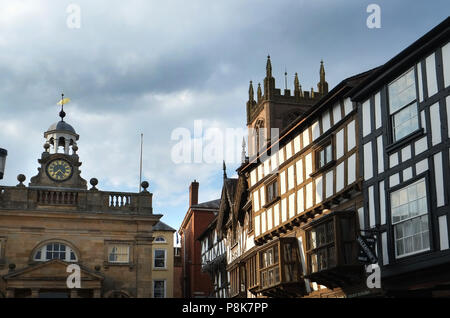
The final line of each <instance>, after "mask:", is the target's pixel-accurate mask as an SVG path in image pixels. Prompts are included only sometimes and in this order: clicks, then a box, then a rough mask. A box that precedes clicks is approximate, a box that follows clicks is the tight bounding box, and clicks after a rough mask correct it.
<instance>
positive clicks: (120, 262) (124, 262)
mask: <svg viewBox="0 0 450 318" xmlns="http://www.w3.org/2000/svg"><path fill="white" fill-rule="evenodd" d="M118 247H126V248H127V253H126V254H119V253H116V254H113V255H116V256H119V255H120V256H121V255H128V260H127V261H111V252H112V250H113V249H114V248H118ZM108 263H110V264H129V263H130V246H129V245H128V244H111V245H109V246H108Z"/></svg>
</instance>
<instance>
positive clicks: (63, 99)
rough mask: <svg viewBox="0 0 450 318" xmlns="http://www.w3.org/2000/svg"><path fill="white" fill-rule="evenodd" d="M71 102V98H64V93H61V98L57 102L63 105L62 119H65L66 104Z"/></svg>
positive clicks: (60, 114) (60, 113)
mask: <svg viewBox="0 0 450 318" xmlns="http://www.w3.org/2000/svg"><path fill="white" fill-rule="evenodd" d="M69 102H70V98H67V97H66V98H64V94H61V100H60V101H59V102H58V103H57V105H61V111H60V112H59V117H61V121H64V117H65V116H66V113H65V112H64V104H67V103H69Z"/></svg>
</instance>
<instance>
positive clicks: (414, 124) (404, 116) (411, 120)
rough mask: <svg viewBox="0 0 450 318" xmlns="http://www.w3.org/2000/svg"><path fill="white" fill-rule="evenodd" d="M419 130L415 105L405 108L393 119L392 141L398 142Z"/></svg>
mask: <svg viewBox="0 0 450 318" xmlns="http://www.w3.org/2000/svg"><path fill="white" fill-rule="evenodd" d="M418 128H419V119H418V117H417V104H416V103H414V104H411V105H410V106H408V107H405V108H404V109H402V110H401V111H399V112H398V113H396V114H395V115H394V117H393V130H394V141H395V140H399V139H401V138H403V137H405V136H407V135H409V134H410V133H412V132H413V131H415V130H417V129H418Z"/></svg>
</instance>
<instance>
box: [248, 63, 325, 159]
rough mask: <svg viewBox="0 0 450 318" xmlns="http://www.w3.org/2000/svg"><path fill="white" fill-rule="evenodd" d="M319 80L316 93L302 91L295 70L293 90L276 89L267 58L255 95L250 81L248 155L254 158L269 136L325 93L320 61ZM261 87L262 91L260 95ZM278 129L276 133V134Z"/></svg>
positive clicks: (282, 127) (322, 67)
mask: <svg viewBox="0 0 450 318" xmlns="http://www.w3.org/2000/svg"><path fill="white" fill-rule="evenodd" d="M319 73H320V81H319V83H318V84H317V89H318V90H317V92H316V91H314V90H313V88H311V91H303V90H302V86H301V85H300V82H299V79H298V74H297V73H295V79H294V93H293V94H291V90H289V89H287V88H286V89H285V90H284V93H283V94H282V93H281V89H279V88H276V86H275V78H274V77H273V76H272V63H271V61H270V56H268V57H267V64H266V77H265V78H264V88H263V89H261V85H260V84H258V89H257V97H256V100H255V98H254V90H253V83H252V82H251V81H250V87H249V99H248V102H247V128H248V136H249V137H248V139H249V140H248V152H249V157H250V158H252V157H254V156H255V155H256V154H257V153H258V150H260V149H261V147H264V146H265V145H266V144H267V142H269V141H270V140H271V139H272V138H277V136H276V135H277V134H278V135H279V134H281V132H282V131H283V130H284V129H285V128H287V127H288V126H289V123H291V122H292V121H293V120H294V119H295V118H297V117H298V116H300V115H302V114H304V113H305V112H306V111H307V110H308V109H310V108H311V106H313V105H314V104H315V103H316V102H317V101H318V100H319V99H320V98H321V97H322V96H324V95H325V94H326V93H328V83H327V82H326V81H325V69H324V66H323V62H322V61H321V63H320V71H319ZM263 90H264V94H263ZM277 130H278V133H277Z"/></svg>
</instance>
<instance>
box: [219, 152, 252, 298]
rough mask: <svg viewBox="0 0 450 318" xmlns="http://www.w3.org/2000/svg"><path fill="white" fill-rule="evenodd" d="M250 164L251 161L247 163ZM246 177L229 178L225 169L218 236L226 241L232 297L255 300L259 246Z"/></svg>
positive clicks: (229, 291) (227, 265) (229, 293)
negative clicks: (257, 246)
mask: <svg viewBox="0 0 450 318" xmlns="http://www.w3.org/2000/svg"><path fill="white" fill-rule="evenodd" d="M246 162H248V161H246ZM247 189H248V184H247V179H246V177H245V176H244V175H241V174H240V175H239V176H238V178H228V177H227V175H226V168H225V165H224V180H223V188H222V197H221V201H220V208H219V214H218V218H217V225H216V230H217V235H218V237H219V239H223V240H224V242H225V243H226V244H225V253H226V269H227V273H228V281H229V290H228V297H232V298H253V297H255V296H256V293H254V287H256V286H257V283H256V282H257V277H256V246H255V242H254V234H253V218H252V210H251V207H252V206H251V200H250V199H249V193H248V191H247Z"/></svg>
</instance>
